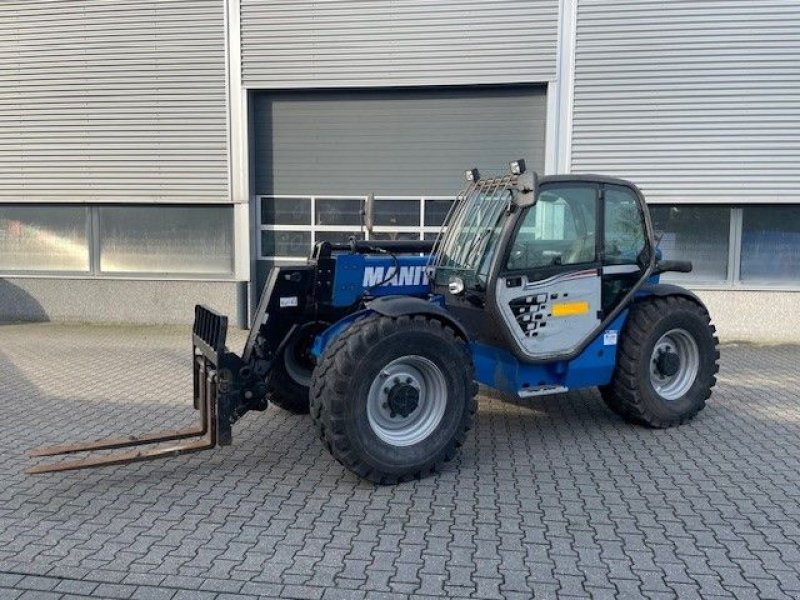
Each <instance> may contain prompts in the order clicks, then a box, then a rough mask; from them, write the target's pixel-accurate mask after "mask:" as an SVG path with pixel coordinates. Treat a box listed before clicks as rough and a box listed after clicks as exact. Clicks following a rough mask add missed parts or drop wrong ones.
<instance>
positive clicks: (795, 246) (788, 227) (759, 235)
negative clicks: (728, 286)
mask: <svg viewBox="0 0 800 600" xmlns="http://www.w3.org/2000/svg"><path fill="white" fill-rule="evenodd" d="M741 280H742V281H761V282H765V283H770V282H775V283H790V282H791V283H797V282H800V206H747V207H744V209H743V210H742V261H741Z"/></svg>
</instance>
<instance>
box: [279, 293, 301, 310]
mask: <svg viewBox="0 0 800 600" xmlns="http://www.w3.org/2000/svg"><path fill="white" fill-rule="evenodd" d="M288 306H297V296H286V297H284V298H281V308H286V307H288Z"/></svg>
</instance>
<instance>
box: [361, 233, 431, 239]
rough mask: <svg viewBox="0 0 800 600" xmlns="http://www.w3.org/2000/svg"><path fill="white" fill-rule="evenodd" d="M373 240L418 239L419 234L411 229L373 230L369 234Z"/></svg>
mask: <svg viewBox="0 0 800 600" xmlns="http://www.w3.org/2000/svg"><path fill="white" fill-rule="evenodd" d="M370 239H373V240H418V239H419V234H418V233H416V232H413V231H391V232H387V231H374V232H373V233H372V235H371V236H370Z"/></svg>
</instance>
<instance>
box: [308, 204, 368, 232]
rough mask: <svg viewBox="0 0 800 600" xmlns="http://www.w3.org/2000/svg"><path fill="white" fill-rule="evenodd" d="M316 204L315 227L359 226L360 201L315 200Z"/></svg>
mask: <svg viewBox="0 0 800 600" xmlns="http://www.w3.org/2000/svg"><path fill="white" fill-rule="evenodd" d="M316 203H317V204H316V206H317V215H316V220H315V223H316V224H317V225H361V205H362V201H361V200H358V199H354V200H351V199H345V200H337V199H332V198H317V200H316Z"/></svg>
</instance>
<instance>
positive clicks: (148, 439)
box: [28, 426, 207, 456]
mask: <svg viewBox="0 0 800 600" xmlns="http://www.w3.org/2000/svg"><path fill="white" fill-rule="evenodd" d="M206 430H207V428H206V427H203V426H199V427H198V426H193V427H185V428H183V429H165V430H163V431H154V432H152V433H146V434H143V435H126V436H121V437H109V438H104V439H101V440H95V441H91V442H76V443H72V444H61V445H58V446H45V447H42V448H34V449H33V450H31V451H30V452H28V456H59V455H61V454H74V453H76V452H91V451H93V450H112V449H114V448H126V447H131V446H143V445H145V444H155V443H158V442H170V441H173V440H182V439H185V438H193V437H199V436H201V435H205V433H206Z"/></svg>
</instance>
